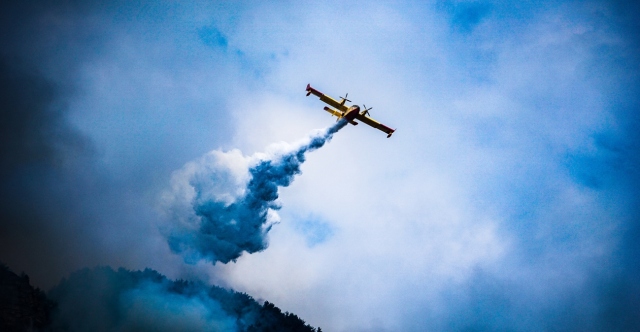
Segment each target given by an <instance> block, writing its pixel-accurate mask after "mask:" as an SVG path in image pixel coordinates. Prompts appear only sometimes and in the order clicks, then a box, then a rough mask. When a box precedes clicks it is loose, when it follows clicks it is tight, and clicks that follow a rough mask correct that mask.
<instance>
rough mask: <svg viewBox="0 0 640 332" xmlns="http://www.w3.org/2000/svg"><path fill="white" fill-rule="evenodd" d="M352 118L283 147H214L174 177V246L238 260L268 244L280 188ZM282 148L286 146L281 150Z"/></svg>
mask: <svg viewBox="0 0 640 332" xmlns="http://www.w3.org/2000/svg"><path fill="white" fill-rule="evenodd" d="M346 124H347V122H346V121H345V120H340V121H338V122H337V123H336V124H335V125H333V126H331V127H329V128H327V129H325V130H324V131H321V132H320V133H318V134H315V135H312V136H311V137H310V138H309V139H307V140H306V141H305V142H304V143H303V144H300V145H297V147H294V148H287V149H284V151H279V152H276V153H272V154H271V155H270V156H269V155H266V154H256V155H254V156H253V157H244V156H243V155H242V154H241V153H240V152H239V151H238V150H233V151H230V152H221V151H212V152H210V153H208V154H207V155H205V156H204V157H203V158H202V159H200V160H198V161H195V162H191V163H189V164H187V165H185V167H183V169H181V170H180V171H178V172H176V173H175V174H174V177H173V183H172V190H171V191H170V192H168V193H167V195H166V197H165V203H166V204H167V206H166V211H168V212H169V216H168V218H169V221H170V222H169V224H168V226H167V227H166V228H165V229H164V233H165V235H166V236H167V239H168V242H169V246H170V247H171V250H173V251H174V252H176V253H180V254H182V255H183V257H184V259H185V261H186V262H187V263H196V262H197V261H199V260H201V259H205V260H208V261H210V262H212V263H214V264H215V263H216V262H223V263H228V262H230V261H234V260H236V259H237V258H238V257H240V255H241V254H242V252H243V251H246V252H248V253H254V252H257V251H261V250H264V249H266V247H267V241H266V235H267V233H268V232H269V230H270V229H271V227H272V226H273V223H274V222H277V221H278V216H277V214H276V213H275V211H276V210H278V209H279V208H280V206H279V204H278V202H277V201H276V200H277V198H278V187H286V186H288V185H290V184H291V182H292V181H293V177H294V175H296V174H299V173H300V165H301V164H302V163H303V162H304V161H305V153H307V152H309V151H313V150H315V149H318V148H320V147H322V146H323V145H324V144H325V143H326V142H328V141H329V140H330V139H331V138H332V137H333V134H335V133H336V132H338V131H339V130H340V129H342V128H343V127H344V126H345V125H346ZM281 150H282V149H281Z"/></svg>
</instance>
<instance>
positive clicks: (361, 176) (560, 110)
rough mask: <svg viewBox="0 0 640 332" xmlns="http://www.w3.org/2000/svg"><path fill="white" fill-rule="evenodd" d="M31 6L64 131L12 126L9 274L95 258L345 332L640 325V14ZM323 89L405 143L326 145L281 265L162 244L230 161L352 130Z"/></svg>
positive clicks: (554, 4)
mask: <svg viewBox="0 0 640 332" xmlns="http://www.w3.org/2000/svg"><path fill="white" fill-rule="evenodd" d="M12 10H13V11H9V12H11V13H16V14H15V15H14V20H10V19H8V18H6V20H5V23H3V26H5V25H6V26H8V27H10V29H5V31H9V32H6V33H3V36H2V38H3V39H4V40H6V41H7V43H6V45H12V47H7V48H5V49H4V50H3V51H2V60H3V66H5V67H6V68H10V69H7V70H5V69H3V70H4V71H5V73H3V75H4V76H6V77H10V75H9V74H6V72H9V73H11V72H14V71H15V72H19V73H21V74H24V75H25V77H30V78H32V79H33V80H40V81H42V82H44V83H43V86H44V87H49V88H43V89H44V90H47V89H49V90H51V91H52V92H51V93H50V94H51V95H52V97H51V98H49V99H50V100H49V99H47V100H49V101H48V104H47V105H49V106H47V112H48V113H47V112H45V114H49V115H47V116H49V117H48V118H47V117H45V116H42V118H43V119H44V120H43V121H42V123H41V122H37V124H38V125H37V126H36V125H33V123H35V122H27V123H30V124H31V126H30V127H28V128H31V129H33V128H36V129H38V130H39V131H38V132H44V133H47V134H46V135H44V138H42V137H40V136H38V137H40V138H39V140H37V142H41V144H42V145H43V146H44V148H39V149H37V151H40V152H34V153H35V154H33V153H32V154H29V153H30V151H31V152H33V151H35V150H33V149H35V148H33V145H29V144H30V143H29V144H27V143H28V142H32V141H29V137H31V136H29V131H27V134H25V135H24V137H26V138H24V140H23V141H19V140H17V139H15V138H6V137H4V138H3V140H4V141H5V143H3V145H4V146H3V158H5V162H4V163H3V165H2V169H0V170H1V171H2V174H1V175H2V176H3V179H13V181H15V185H13V184H11V183H10V182H5V183H7V184H6V185H4V184H3V189H2V195H3V197H5V198H7V197H9V198H11V199H9V200H8V201H7V202H13V203H6V204H5V205H6V206H5V207H3V213H5V214H6V215H11V216H13V215H20V216H25V215H27V214H25V213H24V211H23V210H22V209H23V208H22V207H23V206H24V209H25V210H29V211H32V212H30V213H31V214H32V215H33V216H32V217H30V218H27V217H24V220H23V221H20V223H18V222H15V223H9V222H5V224H3V225H2V230H3V232H4V234H6V235H5V237H6V238H5V239H4V240H5V245H4V246H3V249H2V253H1V254H2V256H1V257H0V260H2V261H4V262H5V263H6V264H7V265H8V266H9V267H10V268H12V269H14V270H21V271H22V270H24V271H25V272H27V273H28V274H29V275H31V276H32V280H33V281H34V282H36V283H37V284H38V285H40V286H41V287H45V288H46V287H50V286H51V285H53V284H55V283H57V282H58V280H59V279H60V278H61V277H63V276H65V275H67V274H68V273H70V272H72V271H73V270H75V269H78V268H82V267H86V266H95V265H111V266H113V267H120V266H123V267H126V268H131V269H143V268H145V267H150V268H154V269H157V270H158V271H160V272H161V273H163V274H166V275H168V276H169V277H171V278H199V279H204V280H206V281H208V282H211V283H215V284H219V285H223V286H228V287H232V288H234V289H236V290H238V291H243V292H247V293H248V294H250V295H252V296H254V297H256V298H259V299H266V300H268V301H270V302H273V303H275V304H276V305H278V306H279V307H281V308H283V310H288V311H291V312H294V313H296V314H297V315H299V316H300V317H301V318H303V319H304V320H306V321H307V322H308V323H310V324H311V325H314V326H321V327H322V328H323V329H326V330H327V331H385V330H388V331H397V330H403V331H406V330H415V331H424V330H436V331H437V330H463V329H470V330H501V329H502V330H536V331H537V330H547V329H549V330H615V329H619V330H626V329H633V328H634V327H635V328H637V327H638V326H639V325H640V322H638V319H637V318H635V317H637V316H639V315H638V314H639V313H638V309H637V308H638V304H640V303H639V302H640V297H639V296H638V294H640V278H639V277H638V273H637V271H638V267H639V264H638V263H639V262H638V258H637V257H640V256H638V255H639V254H640V252H639V251H638V250H639V249H640V248H639V247H638V245H637V244H636V242H637V239H638V236H639V235H640V232H639V228H638V227H639V226H638V209H637V207H636V206H637V203H638V202H637V200H638V199H637V197H638V192H637V188H638V186H637V185H638V180H639V177H638V171H637V166H638V157H637V156H636V151H637V148H638V139H639V137H638V133H637V132H638V123H639V119H638V110H639V106H640V105H639V99H638V88H637V86H638V83H639V82H638V73H639V71H638V69H639V68H638V64H639V63H640V62H639V61H638V47H639V40H638V37H637V36H638V34H637V31H638V26H637V23H636V22H635V18H636V17H637V13H638V8H637V6H635V5H627V4H625V3H622V2H607V1H588V2H581V1H576V2H569V1H549V2H543V3H539V2H526V1H524V2H515V3H514V2H500V1H493V2H491V1H489V2H482V1H436V2H411V1H407V2H403V1H389V2H384V1H380V2H371V3H370V2H346V3H345V2H335V3H323V4H313V3H300V2H275V3H270V4H266V3H265V4H258V3H255V2H180V3H172V2H140V3H136V4H131V3H128V2H114V3H111V4H109V5H101V4H84V5H74V4H69V3H59V4H58V3H54V4H48V5H44V4H37V3H34V4H33V5H25V6H23V7H20V6H15V8H12ZM19 18H23V19H22V20H20V19H19ZM5 74H6V75H5ZM307 83H311V84H312V86H314V87H315V88H317V89H318V90H320V91H322V92H324V93H327V94H329V95H331V96H334V97H338V96H343V95H344V93H346V92H348V93H349V99H351V100H353V101H354V103H356V104H359V105H362V104H363V103H364V104H366V105H367V106H373V110H372V111H371V114H372V116H373V117H374V118H375V119H377V120H379V121H381V122H383V123H385V124H387V125H388V126H390V127H392V128H397V132H396V133H395V134H394V136H393V137H392V138H390V139H386V138H385V135H384V134H382V133H380V132H378V131H376V130H373V129H371V128H366V127H365V126H364V125H360V126H357V127H351V126H349V127H348V128H345V129H344V130H342V131H341V132H339V133H337V134H336V136H335V137H334V139H333V140H332V141H331V142H330V143H329V144H328V145H326V146H325V147H323V148H322V149H320V150H318V151H314V152H311V153H310V154H309V155H308V156H307V161H306V162H305V163H304V164H303V165H302V174H301V175H299V176H297V177H296V179H295V180H294V182H293V183H292V184H291V186H289V187H287V188H282V189H281V190H280V204H281V205H282V209H280V210H279V211H278V215H279V217H278V218H279V223H277V224H276V225H274V227H273V228H272V230H271V231H270V233H269V247H268V248H267V249H266V250H265V251H262V252H258V253H254V254H251V255H248V254H245V255H243V256H242V257H240V258H239V259H238V261H237V262H235V263H228V264H216V265H212V264H210V263H207V262H204V261H203V262H199V263H197V264H195V265H190V264H185V263H184V261H183V260H182V258H181V257H180V256H178V255H176V254H174V253H172V252H171V251H170V250H169V247H168V245H167V242H166V239H165V238H164V236H163V235H162V231H161V229H162V228H163V227H165V226H166V225H167V223H171V222H172V221H171V220H167V218H165V217H164V216H165V215H166V205H164V203H163V197H164V198H166V195H167V193H170V192H172V190H174V189H175V186H176V183H178V182H179V181H180V174H184V172H185V171H184V170H185V169H186V168H188V166H185V165H189V164H188V163H190V162H193V161H195V160H201V158H206V157H203V156H206V155H207V153H209V151H212V150H217V151H219V152H218V153H223V154H228V155H230V156H232V157H233V156H235V157H233V158H236V159H233V158H232V159H233V160H238V162H237V163H231V164H229V165H232V166H229V167H231V168H232V169H233V167H240V168H241V167H245V166H243V165H244V164H243V163H244V162H246V160H250V159H251V158H254V157H255V156H260V153H267V154H269V153H271V152H270V151H278V149H282V148H283V146H286V145H287V144H288V143H293V142H297V141H299V140H300V139H304V138H305V137H307V136H308V135H309V133H310V132H312V131H313V130H314V129H317V128H323V127H328V126H330V125H332V124H333V123H334V120H333V119H332V118H331V117H330V116H329V115H328V114H327V113H326V112H324V111H322V107H323V104H322V103H321V102H320V101H319V100H318V99H317V98H315V97H313V96H310V97H305V96H304V93H305V91H304V87H305V86H306V84H307ZM4 84H5V83H4V82H3V85H4ZM13 86H14V89H15V90H16V91H18V95H19V94H20V93H22V92H24V93H25V94H26V92H25V91H26V90H25V89H24V88H21V86H19V85H18V86H17V87H16V85H13ZM25 86H33V85H25ZM38 91H39V90H38ZM47 91H48V90H47ZM40 95H44V94H43V93H41V94H40ZM20 105H22V104H20ZM25 109H27V106H25ZM25 112H27V111H25ZM33 112H34V113H33V114H36V113H35V111H33ZM6 114H7V115H6V118H7V119H13V118H14V117H16V118H17V116H13V115H11V114H12V113H10V112H9V113H6ZM37 114H40V113H37ZM3 116H5V115H3ZM32 118H36V119H39V117H38V116H36V115H34V116H33V117H32ZM16 121H17V120H16ZM24 121H27V120H24ZM28 121H31V120H28ZM38 126H40V127H38ZM3 128H4V127H3ZM7 128H8V127H7ZM5 129H6V128H5ZM7 130H8V129H7ZM12 130H13V129H12ZM9 132H13V131H9ZM20 137H23V136H20ZM25 142H27V143H25ZM283 142H284V143H283ZM12 144H13V145H12ZM273 144H276V145H273ZM18 150H19V151H26V152H25V153H22V154H21V153H17V152H15V151H18ZM32 150H33V151H32ZM7 151H9V152H7ZM43 151H50V154H46V155H45V153H44V152H43ZM230 151H231V152H230ZM256 153H258V155H256ZM39 154H43V156H41V157H38V155H39ZM33 155H35V156H36V157H33ZM16 156H17V157H16ZM12 158H13V159H12ZM229 158H231V157H229ZM16 160H17V161H16ZM34 165H35V166H34ZM185 167H186V168H185ZM36 175H37V176H36ZM3 181H4V180H3ZM16 188H20V189H16ZM14 203H15V204H14ZM33 211H35V212H33ZM31 214H29V215H31ZM18 219H19V220H22V219H20V218H18ZM9 239H12V240H11V241H9ZM30 243H33V245H28V247H29V248H30V249H28V250H25V251H24V252H23V253H16V248H20V247H22V246H24V244H30Z"/></svg>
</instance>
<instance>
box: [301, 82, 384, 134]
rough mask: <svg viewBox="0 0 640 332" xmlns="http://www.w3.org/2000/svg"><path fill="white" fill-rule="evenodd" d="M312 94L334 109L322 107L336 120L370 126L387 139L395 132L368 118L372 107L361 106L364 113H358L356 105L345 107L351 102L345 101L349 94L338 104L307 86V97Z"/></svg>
mask: <svg viewBox="0 0 640 332" xmlns="http://www.w3.org/2000/svg"><path fill="white" fill-rule="evenodd" d="M312 93H313V94H314V95H316V96H318V97H320V100H321V101H323V102H325V103H326V104H328V105H329V106H332V107H334V108H335V109H333V108H331V107H327V106H325V107H324V110H325V111H327V112H329V113H331V115H335V116H337V117H338V120H340V119H342V118H344V119H345V120H347V121H348V122H349V123H350V124H352V125H354V126H355V125H357V124H358V123H357V122H355V121H354V120H356V119H357V120H360V121H362V122H364V123H366V124H368V125H370V126H371V127H373V128H376V129H379V130H382V131H383V132H385V133H386V134H387V138H389V137H391V135H392V134H393V132H394V131H396V130H395V129H391V128H389V127H387V126H385V125H383V124H382V123H380V122H378V121H376V120H374V119H372V118H371V117H369V111H370V110H371V109H372V107H370V108H367V106H365V105H363V107H364V111H362V112H360V106H358V105H352V106H350V107H349V106H347V105H345V103H346V102H351V100H349V99H347V97H348V96H349V94H345V95H344V97H340V99H342V100H341V101H340V102H338V101H337V100H335V99H333V98H331V97H329V96H327V95H325V94H324V93H322V92H320V91H318V90H316V89H314V88H312V87H311V84H307V97H308V96H309V95H310V94H312Z"/></svg>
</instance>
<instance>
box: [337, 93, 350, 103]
mask: <svg viewBox="0 0 640 332" xmlns="http://www.w3.org/2000/svg"><path fill="white" fill-rule="evenodd" d="M347 96H349V93H348V92H347V93H345V94H344V97H340V98H342V101H343V102H345V101H348V102H351V100H349V99H347Z"/></svg>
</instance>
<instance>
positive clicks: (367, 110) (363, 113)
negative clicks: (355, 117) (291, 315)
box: [362, 104, 373, 115]
mask: <svg viewBox="0 0 640 332" xmlns="http://www.w3.org/2000/svg"><path fill="white" fill-rule="evenodd" d="M362 107H364V111H362V115H368V114H370V113H369V111H370V110H372V109H373V107H369V108H367V105H365V104H362Z"/></svg>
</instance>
